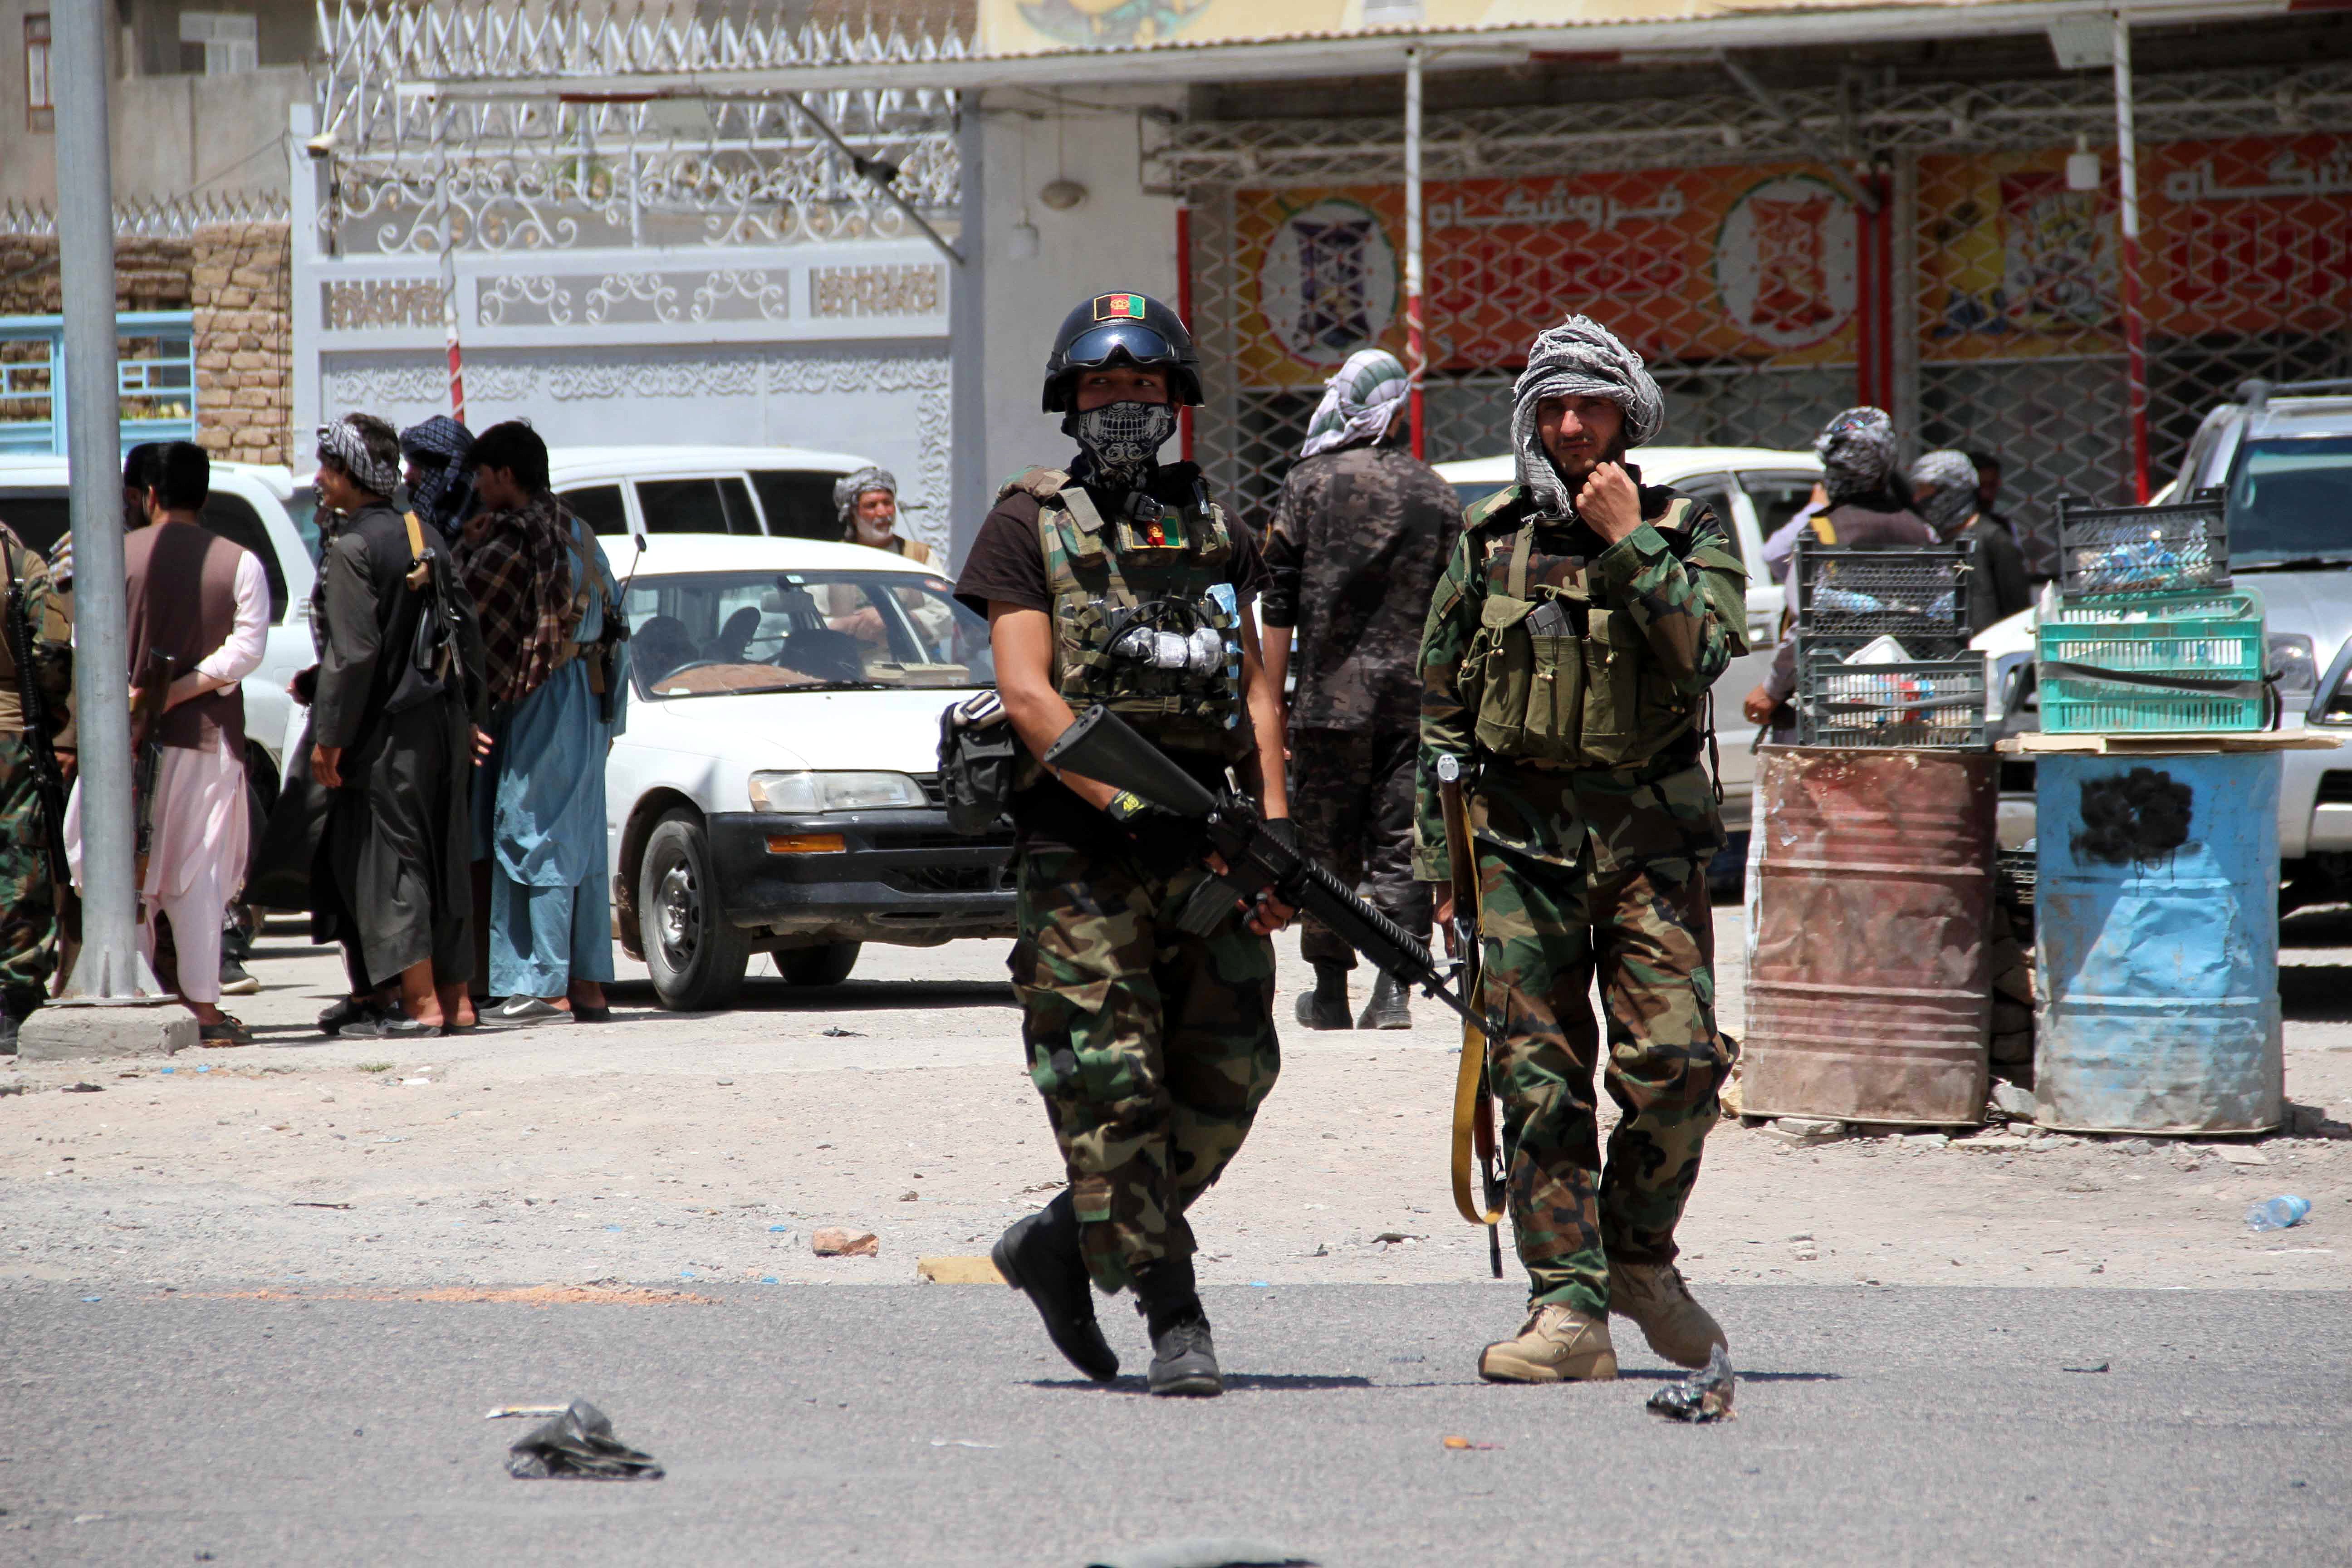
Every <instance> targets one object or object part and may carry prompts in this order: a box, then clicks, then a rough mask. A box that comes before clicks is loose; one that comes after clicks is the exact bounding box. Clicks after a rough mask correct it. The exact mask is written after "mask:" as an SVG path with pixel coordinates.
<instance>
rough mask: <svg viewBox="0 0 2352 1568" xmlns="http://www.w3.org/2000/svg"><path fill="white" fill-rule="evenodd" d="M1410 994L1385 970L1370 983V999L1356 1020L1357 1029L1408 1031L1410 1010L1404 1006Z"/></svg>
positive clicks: (1410, 1021)
mask: <svg viewBox="0 0 2352 1568" xmlns="http://www.w3.org/2000/svg"><path fill="white" fill-rule="evenodd" d="M1410 994H1411V993H1409V992H1407V991H1406V990H1405V988H1404V987H1403V986H1402V985H1400V984H1397V978H1396V976H1395V975H1393V974H1391V973H1388V972H1387V971H1386V970H1383V971H1381V977H1380V978H1379V979H1378V980H1375V981H1373V982H1372V999H1371V1000H1370V1001H1369V1002H1367V1003H1365V1004H1364V1011H1363V1014H1362V1016H1360V1017H1358V1018H1357V1020H1356V1027H1358V1028H1359V1029H1410V1028H1412V1008H1410V1007H1408V1006H1407V1005H1405V998H1406V997H1407V996H1408V995H1410Z"/></svg>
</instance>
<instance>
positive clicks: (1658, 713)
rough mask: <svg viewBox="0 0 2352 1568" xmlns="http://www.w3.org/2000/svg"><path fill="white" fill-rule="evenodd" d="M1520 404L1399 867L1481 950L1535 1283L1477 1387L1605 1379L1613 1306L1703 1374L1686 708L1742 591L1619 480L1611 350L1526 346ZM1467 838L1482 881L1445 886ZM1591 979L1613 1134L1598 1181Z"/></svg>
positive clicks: (1425, 667)
mask: <svg viewBox="0 0 2352 1568" xmlns="http://www.w3.org/2000/svg"><path fill="white" fill-rule="evenodd" d="M1513 397H1514V407H1513V410H1512V417H1511V429H1512V436H1513V444H1514V446H1515V447H1516V448H1517V460H1518V482H1517V483H1516V484H1514V485H1512V486H1511V487H1510V488H1509V489H1505V490H1501V491H1498V492H1497V493H1496V494H1495V495H1492V496H1489V497H1487V498H1486V500H1482V501H1479V502H1478V503H1476V504H1475V505H1474V506H1472V507H1471V508H1470V509H1469V510H1468V512H1467V513H1466V514H1465V518H1464V522H1463V535H1462V539H1461V542H1459V543H1458V544H1457V545H1456V546H1455V548H1454V556H1453V560H1452V562H1451V563H1450V564H1449V565H1448V567H1447V569H1446V574H1445V576H1444V579H1443V580H1442V581H1441V582H1440V583H1439V584H1438V589H1437V593H1436V596H1435V597H1434V599H1433V601H1432V603H1431V605H1430V607H1429V618H1428V621H1427V624H1426V626H1424V628H1423V634H1422V648H1421V668H1422V677H1423V699H1422V710H1421V752H1422V755H1421V768H1422V777H1421V786H1420V790H1419V796H1418V808H1417V815H1418V818H1419V821H1418V826H1417V832H1416V844H1417V847H1416V850H1415V869H1416V871H1417V872H1418V873H1419V875H1420V876H1421V877H1422V878H1423V879H1425V880H1428V881H1433V882H1437V883H1440V884H1441V887H1440V889H1439V892H1438V899H1437V911H1436V912H1437V920H1438V923H1439V925H1440V926H1441V928H1449V934H1453V933H1454V932H1460V933H1462V934H1463V935H1464V936H1465V937H1468V938H1472V939H1474V940H1475V941H1476V942H1478V943H1479V950H1478V952H1477V957H1478V958H1480V959H1481V960H1483V970H1484V976H1485V978H1484V986H1483V992H1482V996H1483V1001H1484V1011H1485V1012H1486V1015H1488V1016H1490V1017H1491V1018H1492V1019H1494V1020H1495V1021H1496V1024H1497V1027H1496V1032H1495V1034H1494V1036H1493V1037H1492V1038H1491V1039H1490V1040H1489V1041H1488V1042H1487V1049H1486V1070H1487V1077H1488V1079H1489V1082H1490V1083H1491V1086H1492V1089H1493V1092H1494V1093H1495V1095H1496V1096H1497V1097H1498V1098H1499V1099H1500V1100H1501V1101H1502V1105H1503V1146H1502V1153H1503V1156H1504V1159H1505V1161H1506V1164H1507V1192H1508V1202H1509V1209H1510V1215H1511V1221H1512V1226H1513V1228H1514V1230H1515V1231H1516V1232H1517V1242H1518V1253H1519V1260H1520V1262H1521V1263H1522V1264H1523V1265H1524V1266H1525V1267H1526V1268H1527V1270H1528V1279H1529V1282H1530V1290H1529V1312H1528V1320H1527V1322H1526V1324H1525V1325H1524V1326H1523V1327H1522V1328H1521V1330H1520V1331H1519V1333H1518V1335H1517V1337H1516V1338H1514V1339H1510V1340H1506V1341H1504V1342H1500V1343H1498V1344H1492V1345H1489V1346H1487V1347H1486V1352H1485V1353H1484V1354H1483V1355H1482V1356H1480V1358H1479V1362H1478V1371H1479V1374H1480V1375H1481V1376H1483V1377H1485V1378H1486V1379H1488V1380H1490V1381H1494V1382H1512V1383H1554V1382H1561V1381H1594V1380H1603V1379H1609V1378H1613V1377H1615V1376H1616V1375H1617V1357H1616V1352H1615V1350H1614V1348H1613V1347H1612V1344H1611V1343H1610V1339H1609V1322H1608V1315H1609V1314H1610V1313H1611V1312H1612V1311H1614V1312H1616V1313H1617V1314H1619V1315H1620V1316H1622V1317H1628V1318H1631V1319H1633V1321H1634V1322H1636V1323H1637V1324H1639V1325H1640V1327H1641V1329H1642V1331H1643V1335H1644V1336H1645V1337H1646V1338H1647V1339H1648V1341H1649V1342H1650V1345H1651V1347H1652V1348H1653V1349H1654V1350H1656V1351H1657V1352H1659V1353H1660V1354H1662V1355H1664V1356H1665V1357H1667V1358H1668V1359H1669V1360H1672V1361H1675V1362H1677V1363H1681V1364H1682V1365H1685V1366H1692V1367H1696V1366H1704V1365H1705V1364H1706V1361H1707V1356H1708V1352H1709V1349H1710V1348H1711V1347H1712V1346H1713V1345H1716V1344H1719V1343H1722V1342H1724V1340H1723V1331H1722V1330H1721V1329H1719V1328H1718V1327H1717V1325H1716V1322H1715V1320H1714V1319H1713V1318H1711V1317H1710V1316H1708V1315H1707V1313H1706V1310H1705V1309H1703V1308H1701V1307H1700V1306H1699V1305H1698V1304H1697V1303H1696V1301H1694V1300H1691V1298H1690V1294H1689V1292H1688V1291H1687V1290H1686V1289H1685V1288H1684V1285H1683V1281H1682V1276H1681V1274H1680V1273H1679V1272H1678V1271H1677V1270H1676V1269H1675V1267H1674V1260H1675V1239H1674V1233H1675V1224H1676V1222H1677V1221H1679V1220H1680V1218H1681V1216H1682V1212H1683V1205H1684V1204H1685V1201H1686V1200H1687V1198H1688V1197H1689V1194H1690V1190H1691V1185H1692V1184H1693V1182H1694V1181H1696V1178H1697V1175H1698V1166H1699V1152H1700V1148H1701V1145H1702V1144H1703V1143H1704V1142H1705V1141H1706V1133H1707V1130H1708V1128H1709V1127H1710V1126H1711V1125H1712V1124H1713V1123H1714V1121H1715V1120H1716V1118H1717V1114H1718V1111H1717V1098H1716V1093H1717V1085H1718V1083H1719V1082H1720V1081H1721V1079H1723V1077H1724V1076H1725V1074H1726V1073H1727V1070H1728V1068H1729V1066H1730V1047H1729V1044H1728V1042H1727V1041H1726V1040H1725V1039H1724V1037H1722V1036H1721V1035H1720V1034H1719V1033H1718V1032H1717V1029H1716V1024H1715V979H1714V974H1713V967H1712V966H1713V960H1714V951H1715V949H1714V924H1713V911H1712V910H1711V909H1710V908H1709V905H1708V902H1707V889H1706V865H1707V861H1708V860H1709V858H1712V857H1713V855H1714V854H1715V852H1716V850H1717V848H1718V847H1721V845H1722V844H1723V841H1724V836H1723V826H1722V822H1721V820H1720V818H1719V816H1717V810H1716V795H1715V791H1714V789H1713V788H1712V787H1711V785H1710V784H1709V782H1708V779H1707V775H1706V770H1705V768H1704V767H1703V766H1702V765H1701V762H1700V753H1701V751H1702V749H1703V743H1704V742H1705V741H1706V737H1707V736H1708V735H1710V734H1711V732H1712V731H1711V727H1710V725H1709V723H1708V722H1707V721H1706V713H1707V711H1708V710H1707V702H1708V697H1707V689H1708V688H1709V687H1710V686H1712V685H1713V684H1714V682H1715V679H1716V677H1717V676H1718V675H1720V674H1721V673H1722V672H1723V669H1724V667H1725V665H1726V664H1727V663H1728V662H1729V660H1730V659H1731V658H1733V657H1734V656H1735V655H1737V654H1738V653H1741V652H1743V651H1745V647H1746V644H1745V641H1744V639H1743V637H1742V635H1741V632H1742V627H1743V626H1744V624H1745V614H1746V611H1745V595H1746V584H1747V575H1746V573H1745V571H1744V569H1743V568H1742V567H1741V565H1740V562H1739V557H1738V554H1736V553H1735V552H1734V551H1733V548H1732V546H1731V544H1730V542H1729V540H1728V538H1727V535H1726V533H1725V530H1724V524H1723V522H1722V521H1721V520H1720V519H1718V518H1717V517H1716V516H1715V515H1714V514H1713V513H1712V512H1710V511H1709V510H1707V508H1706V506H1705V505H1703V504H1702V503H1700V502H1698V501H1696V500H1692V499H1691V498H1690V497H1688V496H1685V495H1680V494H1677V493H1676V492H1675V491H1673V490H1670V489H1664V488H1660V487H1654V486H1645V485H1643V483H1642V482H1641V473H1640V470H1639V469H1637V468H1634V467H1633V465H1632V464H1630V463H1628V462H1627V461H1626V460H1625V454H1626V449H1627V448H1628V447H1636V446H1640V445H1641V444H1643V442H1646V441H1648V440H1650V439H1652V438H1653V437H1655V436H1656V435H1657V433H1658V428H1659V426H1660V425H1661V424H1662V423H1663V422H1664V403H1663V399H1662V398H1661V396H1660V395H1659V391H1658V385H1657V383H1656V382H1655V381H1654V380H1653V379H1652V378H1651V376H1650V374H1649V372H1648V370H1647V369H1646V368H1645V367H1644V366H1643V363H1642V359H1641V356H1640V355H1639V354H1636V353H1633V351H1632V350H1631V349H1629V348H1627V347H1626V346H1625V345H1624V344H1622V343H1621V342H1618V340H1617V339H1616V338H1615V337H1614V336H1613V335H1612V333H1610V332H1609V331H1608V330H1607V329H1606V328H1603V327H1601V325H1600V324H1599V323H1597V322H1594V321H1589V320H1587V319H1586V318H1584V317H1581V316H1574V317H1570V318H1569V319H1568V321H1565V322H1563V323H1562V324H1561V325H1559V326H1558V327H1554V328H1552V329H1551V330H1549V331H1546V332H1544V333H1543V334H1542V335H1541V336H1539V337H1538V338H1537V340H1536V341H1535V343H1534V345H1533V347H1532V348H1531V349H1530V350H1529V352H1528V366H1527V370H1526V372H1525V374H1522V375H1521V376H1520V377H1519V379H1518V383H1517V386H1516V387H1515V388H1514V389H1513ZM1446 775H1452V776H1453V781H1454V782H1453V784H1452V788H1453V789H1454V790H1457V791H1458V792H1459V796H1460V806H1461V811H1460V814H1459V817H1458V819H1457V822H1456V824H1455V826H1454V827H1453V828H1452V829H1451V831H1450V832H1449V829H1448V826H1447V824H1446V821H1445V816H1446V814H1445V813H1444V812H1442V811H1441V809H1440V801H1441V798H1442V796H1443V795H1444V794H1445V793H1446V789H1447V779H1446ZM1465 833H1466V835H1467V836H1468V837H1470V838H1471V839H1472V840H1473V841H1474V846H1475V859H1473V858H1470V857H1465V858H1464V859H1465V877H1464V879H1463V881H1454V880H1450V879H1449V851H1452V850H1455V849H1457V848H1458V847H1459V846H1458V845H1457V844H1455V843H1454V838H1455V837H1457V836H1460V835H1464V834H1465ZM1472 872H1475V875H1470V874H1469V873H1472ZM1465 882H1466V883H1467V885H1464V883H1465ZM1596 969H1598V971H1599V977H1600V984H1601V999H1602V1005H1603V1007H1604V1009H1605V1011H1606V1012H1607V1015H1608V1037H1609V1054H1608V1063H1607V1069H1606V1070H1607V1083H1608V1089H1609V1093H1610V1097H1611V1098H1612V1100H1615V1101H1616V1102H1617V1105H1618V1109H1619V1110H1620V1112H1621V1116H1620V1120H1619V1121H1618V1124H1617V1128H1616V1131H1614V1132H1612V1134H1611V1135H1610V1140H1609V1163H1608V1166H1607V1170H1606V1173H1603V1171H1602V1169H1601V1150H1600V1147H1599V1141H1598V1135H1597V1131H1596V1125H1595V1121H1594V1114H1593V1113H1594V1099H1593V1090H1592V1075H1593V1069H1594V1068H1595V1065H1596V1062H1597V1059H1598V1058H1599V1056H1600V1045H1601V1041H1600V1031H1599V1029H1598V1028H1597V1027H1596V1025H1595V1022H1594V1019H1593V1016H1592V1013H1591V1005H1590V1004H1589V1003H1588V1001H1587V995H1588V993H1589V991H1590V989H1591V985H1592V983H1593V978H1594V972H1595V970H1596ZM1464 1067H1465V1074H1467V1075H1470V1076H1471V1077H1472V1078H1473V1079H1474V1081H1473V1082H1472V1084H1471V1086H1470V1087H1471V1088H1472V1089H1473V1090H1474V1091H1476V1092H1478V1093H1480V1094H1482V1095H1483V1092H1484V1089H1485V1086H1482V1085H1479V1084H1477V1083H1475V1058H1473V1059H1469V1060H1465V1064H1464ZM1457 1118H1458V1120H1465V1121H1466V1119H1463V1118H1460V1117H1459V1113H1458V1112H1457ZM1464 1186H1465V1184H1464V1183H1463V1182H1462V1180H1461V1178H1460V1176H1459V1174H1458V1173H1457V1180H1456V1189H1457V1191H1456V1201H1457V1202H1465V1197H1464V1192H1463V1189H1464Z"/></svg>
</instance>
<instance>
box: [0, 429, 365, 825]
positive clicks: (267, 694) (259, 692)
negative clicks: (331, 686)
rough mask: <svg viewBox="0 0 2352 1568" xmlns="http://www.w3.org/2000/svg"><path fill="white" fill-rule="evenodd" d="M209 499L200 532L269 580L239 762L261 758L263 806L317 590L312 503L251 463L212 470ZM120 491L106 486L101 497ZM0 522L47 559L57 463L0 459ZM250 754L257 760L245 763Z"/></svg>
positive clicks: (290, 482) (306, 650)
mask: <svg viewBox="0 0 2352 1568" xmlns="http://www.w3.org/2000/svg"><path fill="white" fill-rule="evenodd" d="M212 479H213V482H212V496H211V499H210V500H206V501H205V510H204V512H203V514H202V520H203V522H204V525H205V527H206V528H209V529H211V530H212V531H214V532H215V533H217V534H220V535H222V536H223V537H225V538H226V539H229V540H231V541H233V542H236V543H238V544H241V545H243V546H244V547H245V548H246V549H247V550H250V551H252V552H254V553H255V554H256V555H257V556H259V557H260V558H261V569H262V571H263V572H264V573H265V574H268V579H269V640H268V646H267V647H266V648H265V649H264V651H263V653H262V656H261V668H258V669H257V670H255V671H254V672H253V673H252V674H251V675H248V676H247V677H246V678H245V732H246V735H247V739H248V741H249V742H250V745H249V747H248V752H247V762H248V763H253V764H257V763H258V762H259V761H260V759H261V758H266V759H267V760H268V764H269V769H270V773H271V774H272V775H273V776H272V777H271V778H270V779H268V780H267V781H264V783H265V784H266V787H265V788H263V790H262V794H263V797H264V798H265V799H274V798H275V796H276V794H277V784H276V778H275V774H276V773H277V772H278V766H279V756H278V752H279V748H280V744H281V741H280V737H282V736H283V735H284V734H285V733H286V729H287V720H288V717H289V715H290V714H291V713H292V711H293V708H294V702H293V699H291V698H289V696H287V695H286V683H287V682H288V681H289V680H291V679H293V678H294V674H295V672H296V671H297V670H299V669H301V668H304V667H305V666H307V665H309V664H310V663H311V662H312V660H313V658H314V657H315V656H314V655H313V654H312V652H311V647H310V587H311V584H313V583H314V582H316V581H317V578H318V566H317V552H318V548H319V533H318V529H317V527H316V525H315V524H313V523H312V521H311V513H312V512H313V511H314V510H316V508H317V505H318V499H317V497H316V496H315V495H314V494H313V493H312V491H311V489H310V486H309V485H308V484H307V483H304V482H302V481H299V480H297V479H295V477H294V476H293V474H292V473H290V472H289V471H288V470H287V469H285V468H265V467H261V466H259V465H256V464H252V463H224V462H217V461H216V462H215V463H214V464H213V476H212ZM119 493H120V492H119V491H118V490H117V489H115V488H114V487H112V486H110V487H109V488H108V489H107V495H108V496H109V497H110V498H112V497H114V496H116V495H117V494H119ZM0 521H5V522H6V523H7V524H8V526H9V527H10V528H12V529H14V530H15V531H16V535H17V537H18V538H20V539H22V540H23V541H24V542H26V543H27V544H29V545H31V546H32V547H33V548H35V549H36V550H38V551H40V552H43V553H44V554H46V553H47V552H48V549H49V547H50V546H51V545H52V544H54V543H56V542H57V541H58V538H59V537H61V536H62V535H63V534H64V533H65V532H66V531H67V529H68V527H69V526H71V511H70V502H69V500H68V490H67V477H66V460H65V459H64V458H55V457H47V456H43V457H13V456H12V457H0ZM254 751H258V752H259V753H260V758H256V757H255V756H253V754H252V752H254Z"/></svg>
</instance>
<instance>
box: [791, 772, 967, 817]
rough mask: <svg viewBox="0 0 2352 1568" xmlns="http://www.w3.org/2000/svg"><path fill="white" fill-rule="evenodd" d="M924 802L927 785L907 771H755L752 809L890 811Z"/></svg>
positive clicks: (803, 812) (800, 812)
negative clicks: (924, 786) (918, 781)
mask: <svg viewBox="0 0 2352 1568" xmlns="http://www.w3.org/2000/svg"><path fill="white" fill-rule="evenodd" d="M923 804H924V800H923V786H922V785H920V784H917V783H916V782H915V781H914V780H913V779H911V778H909V777H908V776H907V775H906V774H905V773H753V774H752V775H751V809H752V810H753V811H772V812H782V813H787V814H790V815H793V816H807V815H810V814H813V813H816V812H827V811H887V810H889V809H891V808H892V807H896V806H908V805H912V806H919V805H923Z"/></svg>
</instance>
